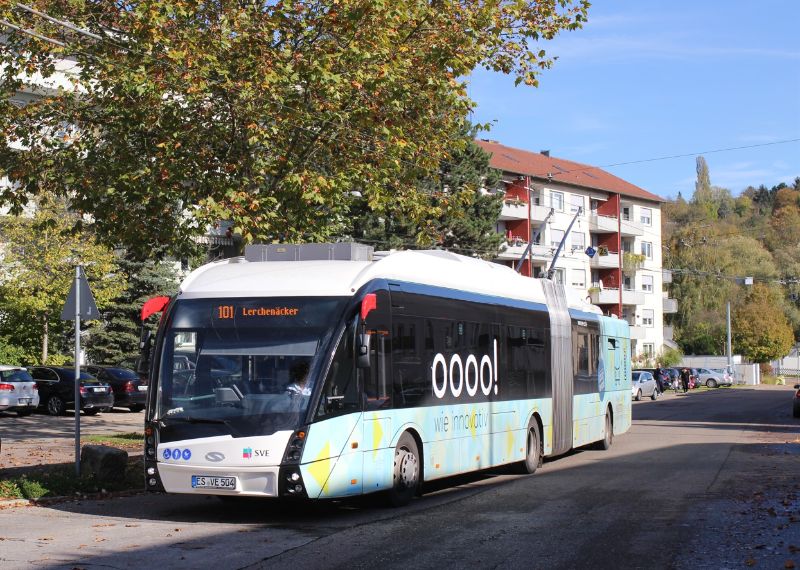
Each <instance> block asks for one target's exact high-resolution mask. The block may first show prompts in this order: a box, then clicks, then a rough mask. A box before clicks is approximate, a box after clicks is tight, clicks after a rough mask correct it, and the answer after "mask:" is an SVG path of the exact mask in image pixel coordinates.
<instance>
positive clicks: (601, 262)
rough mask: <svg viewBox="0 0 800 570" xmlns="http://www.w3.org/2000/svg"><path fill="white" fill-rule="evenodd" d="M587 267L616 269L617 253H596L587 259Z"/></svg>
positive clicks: (617, 265)
mask: <svg viewBox="0 0 800 570" xmlns="http://www.w3.org/2000/svg"><path fill="white" fill-rule="evenodd" d="M589 267H591V268H592V269H616V268H618V267H619V254H618V253H616V252H615V253H612V252H610V251H609V252H608V254H607V255H600V253H596V254H595V256H594V257H593V258H591V259H590V260H589Z"/></svg>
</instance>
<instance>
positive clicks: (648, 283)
mask: <svg viewBox="0 0 800 570" xmlns="http://www.w3.org/2000/svg"><path fill="white" fill-rule="evenodd" d="M642 291H646V292H647V293H652V292H653V276H652V275H642Z"/></svg>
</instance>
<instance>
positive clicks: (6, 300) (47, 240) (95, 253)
mask: <svg viewBox="0 0 800 570" xmlns="http://www.w3.org/2000/svg"><path fill="white" fill-rule="evenodd" d="M77 223H78V219H77V217H76V216H75V215H73V214H70V213H69V212H68V211H67V210H66V207H65V204H64V202H63V201H61V200H58V199H54V198H52V197H51V196H47V195H40V196H39V197H38V199H37V203H36V208H35V213H34V214H33V216H32V217H12V216H6V217H4V218H2V219H0V241H2V242H3V243H5V247H4V249H3V269H2V273H0V317H1V318H0V335H5V336H7V337H8V338H13V339H14V345H15V346H17V347H19V348H22V349H23V350H24V351H25V358H26V360H27V361H28V362H29V363H36V362H38V363H46V362H48V359H50V357H51V350H50V345H51V344H54V348H55V349H56V352H59V351H61V350H64V351H66V347H65V346H64V342H63V340H64V338H65V334H66V329H67V328H69V327H68V326H65V324H64V322H63V321H61V320H60V318H59V317H60V315H61V310H62V308H63V306H64V302H65V300H66V297H67V293H68V292H69V289H70V287H71V285H72V283H73V280H74V275H75V269H74V267H75V263H76V262H78V261H79V262H81V263H82V264H83V265H84V266H85V267H86V275H87V277H88V279H89V283H90V287H91V290H92V293H93V294H94V298H95V301H96V303H97V306H98V308H100V309H101V310H102V307H104V306H105V304H106V303H107V302H108V301H109V299H111V298H112V297H114V296H115V295H117V294H118V292H119V291H120V290H121V289H122V288H123V286H124V283H123V280H122V279H121V277H120V276H119V275H115V273H114V271H115V264H114V254H113V252H112V251H111V250H109V249H108V248H107V247H104V246H101V245H97V244H96V243H95V241H94V238H93V236H92V235H91V234H88V233H83V232H78V231H76V229H75V228H76V225H77ZM56 358H58V356H56ZM60 360H62V361H63V358H61V359H60Z"/></svg>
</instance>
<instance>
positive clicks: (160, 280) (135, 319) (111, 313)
mask: <svg viewBox="0 0 800 570" xmlns="http://www.w3.org/2000/svg"><path fill="white" fill-rule="evenodd" d="M118 266H119V271H118V273H119V274H120V275H122V276H123V277H124V281H125V283H126V285H127V286H126V287H125V290H124V291H122V292H121V293H120V294H119V295H118V296H117V297H115V298H114V299H112V300H111V301H110V302H109V303H108V305H107V309H106V313H105V315H104V317H105V318H104V321H103V323H102V325H101V326H100V327H98V328H97V329H95V330H94V331H92V333H93V334H92V335H91V336H90V337H89V339H88V341H87V343H86V350H87V352H88V354H89V357H90V359H91V361H92V362H96V363H102V364H113V365H117V366H127V367H130V368H132V367H133V366H135V363H136V359H137V357H138V355H139V346H138V343H139V335H140V332H141V326H142V322H141V309H142V304H143V303H144V302H145V301H146V300H147V299H149V298H151V297H155V296H158V295H168V296H171V295H173V294H174V293H175V291H176V289H177V285H178V279H177V270H176V268H175V265H174V264H170V263H164V262H158V261H153V260H150V261H139V260H136V259H129V258H123V259H121V260H119V261H118ZM156 319H157V317H153V318H151V319H150V321H151V322H150V323H149V324H150V325H151V326H153V325H155V324H156V322H157V320H156ZM152 321H156V322H152Z"/></svg>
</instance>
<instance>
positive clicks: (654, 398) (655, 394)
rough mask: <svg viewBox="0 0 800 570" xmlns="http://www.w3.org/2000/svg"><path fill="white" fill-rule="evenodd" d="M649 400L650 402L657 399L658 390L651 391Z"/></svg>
mask: <svg viewBox="0 0 800 570" xmlns="http://www.w3.org/2000/svg"><path fill="white" fill-rule="evenodd" d="M650 399H651V400H657V399H658V390H653V393H652V394H650Z"/></svg>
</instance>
